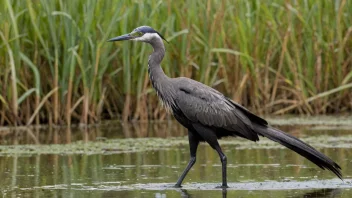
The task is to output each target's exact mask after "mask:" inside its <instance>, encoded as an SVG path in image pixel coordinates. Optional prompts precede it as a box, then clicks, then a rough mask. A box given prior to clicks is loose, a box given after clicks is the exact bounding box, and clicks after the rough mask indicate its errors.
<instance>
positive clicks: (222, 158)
mask: <svg viewBox="0 0 352 198" xmlns="http://www.w3.org/2000/svg"><path fill="white" fill-rule="evenodd" d="M215 150H216V151H217V152H218V154H219V156H220V161H221V164H222V185H221V186H220V187H221V188H228V186H227V173H226V166H227V158H226V155H225V154H224V153H223V152H222V150H221V147H220V145H216V146H215Z"/></svg>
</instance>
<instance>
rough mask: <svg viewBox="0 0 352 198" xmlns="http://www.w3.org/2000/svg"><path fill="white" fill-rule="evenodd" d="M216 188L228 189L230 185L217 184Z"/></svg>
mask: <svg viewBox="0 0 352 198" xmlns="http://www.w3.org/2000/svg"><path fill="white" fill-rule="evenodd" d="M216 188H222V189H226V188H229V186H228V185H227V184H226V185H221V186H217V187H216Z"/></svg>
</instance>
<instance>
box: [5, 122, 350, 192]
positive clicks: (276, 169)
mask: <svg viewBox="0 0 352 198" xmlns="http://www.w3.org/2000/svg"><path fill="white" fill-rule="evenodd" d="M111 125H112V126H111ZM279 127H280V128H281V129H284V130H286V131H288V132H289V133H291V134H293V135H295V136H297V137H300V138H301V139H303V140H304V141H307V142H309V143H310V144H312V145H313V146H314V147H316V148H317V149H318V150H320V151H321V152H323V153H325V154H326V155H328V156H330V157H331V158H332V159H334V160H335V161H336V162H338V163H339V165H340V166H341V167H342V173H343V175H344V178H345V181H344V182H343V181H341V180H339V179H337V178H336V176H335V175H334V174H332V173H330V172H328V171H324V170H321V169H319V168H318V167H316V166H315V165H314V164H312V163H311V162H309V161H307V160H305V159H304V158H302V157H300V156H299V155H297V154H296V153H293V152H292V151H290V150H288V149H285V148H283V147H281V146H278V145H277V144H275V143H272V142H270V141H269V140H266V139H263V141H260V142H259V143H252V142H249V141H247V140H246V141H242V140H241V139H239V138H229V139H225V140H222V141H221V144H222V147H223V150H224V152H225V153H226V155H227V157H228V182H229V186H230V188H229V189H227V190H226V191H223V190H221V189H218V188H216V186H218V185H219V184H220V182H221V163H220V160H219V157H218V155H217V153H216V152H214V151H213V150H212V149H211V148H210V147H209V146H208V145H206V144H201V145H200V147H199V149H198V153H197V162H196V164H195V165H194V167H193V169H192V170H191V171H190V172H189V174H188V175H187V177H186V179H185V181H184V183H183V188H182V189H176V188H173V186H172V185H173V184H174V183H175V182H176V180H177V178H178V177H179V175H180V174H181V173H182V171H183V169H184V167H185V166H186V164H187V162H188V160H189V153H188V143H187V139H186V138H185V137H184V136H185V135H186V134H187V132H186V131H185V130H184V129H182V127H180V126H179V125H178V124H174V123H155V124H150V123H149V124H148V123H144V124H134V125H127V124H125V125H120V124H110V125H104V126H101V127H92V128H90V129H84V128H72V129H71V128H57V129H53V128H51V129H46V128H41V129H33V128H32V129H28V128H22V129H20V130H18V131H14V130H5V131H2V132H1V133H0V134H1V136H0V142H1V144H2V146H0V178H1V180H0V190H1V191H0V195H2V196H3V197H158V198H159V197H160V198H162V197H163V198H164V197H167V198H170V197H259V196H260V197H351V196H352V191H351V188H352V184H351V181H352V178H351V176H352V174H351V171H349V170H351V168H352V165H351V164H352V163H351V160H352V149H351V147H352V144H351V143H352V134H351V133H352V127H351V126H349V125H344V126H341V125H321V124H319V125H313V126H305V125H304V126H302V125H301V126H292V125H285V126H279ZM131 138H137V139H131Z"/></svg>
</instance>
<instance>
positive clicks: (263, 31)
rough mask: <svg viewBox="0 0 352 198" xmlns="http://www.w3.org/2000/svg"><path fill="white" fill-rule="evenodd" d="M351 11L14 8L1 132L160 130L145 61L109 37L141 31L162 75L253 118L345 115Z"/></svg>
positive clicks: (4, 36)
mask: <svg viewBox="0 0 352 198" xmlns="http://www.w3.org/2000/svg"><path fill="white" fill-rule="evenodd" d="M351 9H352V2H350V1H346V0H341V1H308V0H306V1H303V0H302V1H283V0H275V1H259V0H257V1H255V0H253V1H240V0H238V1H230V0H217V1H199V0H197V1H189V2H186V3H184V2H181V1H180V2H171V1H150V2H149V1H96V0H77V1H70V2H68V1H63V0H55V1H45V0H36V1H30V0H27V1H12V0H5V2H4V5H3V6H1V8H0V11H1V16H2V17H1V18H0V37H1V43H0V85H1V87H0V89H1V92H0V125H26V124H27V125H29V124H43V123H49V124H68V125H70V124H71V123H72V122H74V123H82V124H89V123H96V122H98V121H99V120H101V119H116V118H117V119H122V120H130V119H134V120H150V119H168V118H169V115H168V114H166V112H165V111H164V110H163V109H162V106H161V105H160V104H159V101H158V99H157V96H156V94H155V92H154V91H153V90H152V89H151V86H150V83H149V79H148V74H147V60H148V54H149V53H151V51H152V49H151V47H149V46H148V45H146V44H140V43H138V44H136V43H133V42H122V43H116V44H112V43H107V42H106V40H107V39H108V38H110V37H113V36H117V35H120V34H125V33H128V32H130V31H132V30H133V29H134V28H135V27H138V26H141V25H149V26H152V27H154V28H156V29H157V30H159V31H160V32H161V33H162V34H164V35H165V36H166V38H167V39H168V40H169V41H170V44H166V49H167V55H166V57H165V60H164V62H163V69H164V70H165V72H166V74H167V75H169V76H171V77H177V76H186V77H190V78H193V79H195V80H198V81H201V82H203V83H205V84H207V85H209V86H212V87H214V88H216V89H218V90H220V91H222V92H223V93H224V94H225V95H227V96H229V97H231V98H233V99H234V100H236V101H238V102H239V103H242V104H243V105H245V106H247V107H248V108H250V109H251V110H253V111H255V112H256V113H261V114H271V113H273V114H284V113H299V114H308V115H311V114H326V113H344V112H345V113H348V112H350V111H351V110H352V102H351V101H352V92H351V90H352V55H351V54H352V53H351V52H352V35H351V34H352V13H351V12H350V10H351Z"/></svg>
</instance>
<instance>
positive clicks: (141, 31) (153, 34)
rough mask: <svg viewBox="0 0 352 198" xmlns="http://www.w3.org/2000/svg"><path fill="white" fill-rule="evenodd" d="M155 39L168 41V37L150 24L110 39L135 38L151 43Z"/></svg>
mask: <svg viewBox="0 0 352 198" xmlns="http://www.w3.org/2000/svg"><path fill="white" fill-rule="evenodd" d="M153 39H164V40H165V41H166V39H165V38H164V37H163V36H162V35H161V34H160V33H159V32H157V31H156V30H154V29H153V28H151V27H149V26H141V27H138V28H136V29H134V30H133V31H132V32H131V33H129V34H125V35H122V36H118V37H115V38H112V39H109V40H108V41H110V42H113V41H124V40H134V41H142V42H146V43H150V42H152V40H153ZM166 42H167V41H166Z"/></svg>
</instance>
